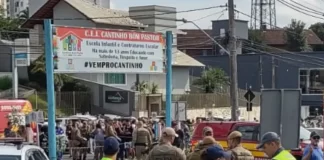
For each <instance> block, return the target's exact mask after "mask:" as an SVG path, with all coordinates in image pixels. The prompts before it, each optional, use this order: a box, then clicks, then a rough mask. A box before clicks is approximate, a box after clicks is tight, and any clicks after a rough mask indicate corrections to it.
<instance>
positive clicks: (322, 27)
mask: <svg viewBox="0 0 324 160" xmlns="http://www.w3.org/2000/svg"><path fill="white" fill-rule="evenodd" d="M309 29H311V30H312V31H313V32H314V33H315V34H316V35H317V36H318V37H319V38H320V39H321V40H322V41H324V23H320V22H318V23H315V24H312V25H311V26H310V27H309Z"/></svg>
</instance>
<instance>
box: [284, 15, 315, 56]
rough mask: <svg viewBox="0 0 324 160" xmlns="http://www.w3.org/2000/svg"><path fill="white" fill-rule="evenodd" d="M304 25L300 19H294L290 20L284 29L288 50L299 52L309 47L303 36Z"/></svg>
mask: <svg viewBox="0 0 324 160" xmlns="http://www.w3.org/2000/svg"><path fill="white" fill-rule="evenodd" d="M305 25H306V24H305V23H304V22H302V21H297V20H296V19H292V20H291V24H289V25H288V27H287V28H286V31H285V38H286V41H287V46H288V48H289V50H291V51H296V52H301V51H308V50H309V49H310V47H309V46H308V45H307V40H306V36H305V31H304V29H305Z"/></svg>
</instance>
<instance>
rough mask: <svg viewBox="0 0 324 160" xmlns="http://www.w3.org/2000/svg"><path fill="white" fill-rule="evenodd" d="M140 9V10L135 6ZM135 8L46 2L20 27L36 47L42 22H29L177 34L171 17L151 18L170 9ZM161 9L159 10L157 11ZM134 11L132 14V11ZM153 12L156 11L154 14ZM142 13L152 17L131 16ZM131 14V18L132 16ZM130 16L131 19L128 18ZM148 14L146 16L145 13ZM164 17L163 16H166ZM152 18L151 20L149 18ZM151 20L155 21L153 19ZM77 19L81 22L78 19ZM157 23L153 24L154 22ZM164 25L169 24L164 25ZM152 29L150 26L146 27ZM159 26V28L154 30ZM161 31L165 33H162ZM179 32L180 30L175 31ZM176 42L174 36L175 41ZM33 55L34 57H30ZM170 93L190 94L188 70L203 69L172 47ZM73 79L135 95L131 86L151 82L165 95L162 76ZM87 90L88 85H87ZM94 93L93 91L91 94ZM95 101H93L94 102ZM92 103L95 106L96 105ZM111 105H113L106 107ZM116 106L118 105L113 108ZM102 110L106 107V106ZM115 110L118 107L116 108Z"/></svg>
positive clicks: (84, 75)
mask: <svg viewBox="0 0 324 160" xmlns="http://www.w3.org/2000/svg"><path fill="white" fill-rule="evenodd" d="M139 8H143V7H139ZM139 8H135V9H134V8H131V9H130V10H131V11H130V13H129V12H127V11H120V10H113V9H108V8H104V7H100V6H98V5H95V4H94V3H93V2H90V1H87V0H50V1H47V2H46V3H45V4H44V5H43V6H42V7H40V8H39V9H38V10H37V11H35V12H34V14H33V15H32V16H31V19H30V20H28V21H27V22H26V23H24V24H23V25H22V26H23V27H25V28H30V29H32V30H31V35H33V37H31V38H30V39H31V40H30V41H31V42H30V43H31V45H37V44H38V45H39V44H42V43H43V41H42V40H43V35H42V34H43V27H42V22H39V21H35V20H32V19H46V18H53V19H54V21H53V24H55V25H64V26H76V27H91V28H107V29H123V30H141V31H143V30H145V31H154V32H157V31H159V32H163V33H165V32H166V31H167V29H168V28H170V27H171V29H172V31H173V32H175V31H177V29H176V24H175V18H169V19H166V18H165V20H164V22H162V23H161V22H160V23H159V21H163V17H162V18H161V17H160V19H159V18H156V17H154V15H155V13H156V12H162V11H163V12H167V10H170V8H171V7H161V6H159V7H157V6H149V7H146V8H147V9H146V10H145V9H143V10H142V11H141V10H139ZM161 8H163V9H161ZM171 9H173V10H174V8H171ZM134 10H136V11H134ZM156 10H157V11H156ZM143 11H144V12H150V14H152V16H151V17H149V18H150V19H151V20H150V19H136V17H137V18H138V17H140V16H138V15H137V16H135V15H134V14H135V13H139V14H141V15H142V14H143ZM97 13H100V16H99V17H116V18H107V19H96V18H94V17H98V14H97ZM132 14H133V15H132ZM129 15H130V17H132V18H129ZM146 15H148V13H146ZM166 15H167V14H166ZM66 18H73V19H75V18H77V19H78V20H64V19H66ZM152 18H153V19H152ZM154 18H155V19H154ZM80 19H81V20H80ZM155 22H157V23H155ZM167 22H169V23H171V24H169V25H167ZM162 24H164V26H162V27H164V28H161V26H159V25H162ZM148 26H154V27H151V28H150V27H148ZM158 27H160V28H159V29H157V28H158ZM163 29H165V30H163ZM179 32H181V31H179ZM174 39H176V34H175V38H174ZM34 56H35V55H34ZM172 63H173V64H172V65H173V94H185V93H186V92H189V91H190V85H189V84H190V81H189V80H190V79H189V70H190V67H194V66H196V67H203V66H204V65H203V64H202V63H200V62H198V61H197V60H195V59H193V58H191V57H190V56H187V55H186V54H185V53H183V52H181V51H179V50H178V49H177V48H176V45H174V48H173V62H172ZM72 76H73V77H75V78H79V79H81V80H83V81H90V82H93V83H95V84H101V85H104V86H108V87H107V88H110V89H112V88H115V89H116V90H124V91H128V92H136V91H135V89H136V86H135V84H136V83H138V82H147V83H149V84H151V83H155V84H157V85H158V88H159V93H162V94H164V93H165V83H166V80H165V79H166V78H165V77H166V76H165V74H164V73H162V74H149V73H147V74H136V73H75V74H73V75H72ZM89 86H90V88H91V86H92V85H89ZM96 91H97V90H95V89H93V92H96ZM94 101H96V102H97V100H94ZM96 102H94V103H95V105H96V106H98V105H99V103H96ZM109 105H110V106H111V105H114V104H109ZM117 106H118V105H117ZM104 107H107V106H106V105H105V106H104ZM117 108H118V107H117Z"/></svg>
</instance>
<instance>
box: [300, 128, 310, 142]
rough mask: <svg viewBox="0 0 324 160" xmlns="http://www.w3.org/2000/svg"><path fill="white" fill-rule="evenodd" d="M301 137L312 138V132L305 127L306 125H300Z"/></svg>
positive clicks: (304, 138)
mask: <svg viewBox="0 0 324 160" xmlns="http://www.w3.org/2000/svg"><path fill="white" fill-rule="evenodd" d="M299 132H300V135H299V136H300V139H303V140H306V139H309V138H310V134H311V132H310V131H309V130H307V129H305V128H304V127H300V131H299Z"/></svg>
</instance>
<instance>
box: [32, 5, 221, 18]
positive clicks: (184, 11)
mask: <svg viewBox="0 0 324 160" xmlns="http://www.w3.org/2000/svg"><path fill="white" fill-rule="evenodd" d="M221 7H226V6H225V5H219V6H212V7H205V8H196V9H190V10H183V11H176V12H174V11H172V12H164V13H157V14H150V15H148V14H142V15H136V16H129V15H128V16H114V17H92V18H52V20H93V19H113V18H145V17H150V16H158V15H166V14H177V13H188V12H196V11H203V10H209V9H214V8H221ZM28 20H36V21H39V20H44V19H37V18H29V19H28Z"/></svg>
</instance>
